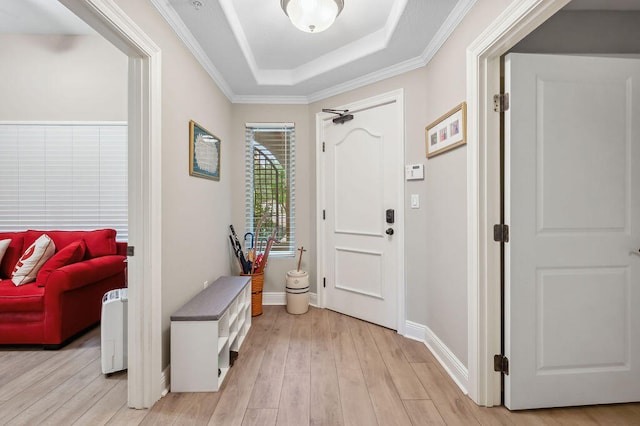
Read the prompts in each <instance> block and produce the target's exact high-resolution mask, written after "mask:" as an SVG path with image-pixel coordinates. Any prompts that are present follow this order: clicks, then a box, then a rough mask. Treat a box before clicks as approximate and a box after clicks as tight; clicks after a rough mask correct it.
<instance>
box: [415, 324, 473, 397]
mask: <svg viewBox="0 0 640 426" xmlns="http://www.w3.org/2000/svg"><path fill="white" fill-rule="evenodd" d="M424 328H425V341H424V344H425V345H427V347H428V348H429V350H430V351H431V353H432V354H433V356H434V357H435V358H436V359H437V360H438V362H439V363H440V365H442V368H444V370H445V371H446V372H447V373H449V376H451V378H452V379H453V381H454V382H456V385H458V387H459V388H460V389H461V390H462V392H463V393H464V394H465V395H466V394H467V393H468V392H467V388H468V386H469V371H468V370H467V367H465V366H464V364H463V363H462V362H461V361H460V360H459V359H458V358H457V357H456V356H455V355H454V353H453V352H452V351H451V350H450V349H449V348H448V347H447V345H445V344H444V343H443V342H442V340H440V339H439V338H438V336H436V334H435V333H434V332H433V331H431V329H429V327H427V326H425V327H424Z"/></svg>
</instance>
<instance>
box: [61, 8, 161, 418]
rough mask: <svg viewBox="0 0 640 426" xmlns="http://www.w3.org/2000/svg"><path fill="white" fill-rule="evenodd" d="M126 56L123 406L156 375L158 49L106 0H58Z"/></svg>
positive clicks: (151, 392) (145, 397)
mask: <svg viewBox="0 0 640 426" xmlns="http://www.w3.org/2000/svg"><path fill="white" fill-rule="evenodd" d="M59 1H60V2H61V3H62V4H64V5H65V6H66V7H67V8H69V9H70V10H71V11H72V12H73V13H75V14H76V15H78V16H79V17H80V18H81V19H82V20H83V21H85V22H86V23H87V24H89V25H90V26H91V27H92V28H93V29H94V30H96V31H97V32H98V33H99V34H100V35H102V36H103V37H104V38H105V39H107V40H108V41H109V42H111V43H112V44H113V45H114V46H115V47H116V48H118V49H119V50H121V51H122V52H123V53H124V54H125V55H127V56H128V57H129V88H128V123H129V134H128V137H129V144H128V145H129V148H128V154H129V160H128V162H129V165H128V180H129V197H128V199H129V245H131V246H135V247H136V255H135V257H130V258H129V262H128V277H129V282H131V283H133V284H134V285H133V286H131V287H129V293H128V294H129V303H128V312H129V314H128V318H129V323H128V342H129V344H128V376H127V379H128V380H127V381H128V405H129V407H131V408H149V407H151V406H152V405H153V403H154V402H155V401H157V400H158V399H160V397H161V394H162V392H163V390H164V388H165V387H166V386H167V383H163V382H165V381H166V380H163V378H162V371H161V369H162V366H161V362H162V361H161V356H162V329H161V325H162V306H161V298H160V293H161V290H162V269H161V264H162V226H161V225H162V221H161V213H160V212H161V208H162V203H161V195H162V192H161V181H162V170H161V168H162V163H161V148H162V138H161V129H162V127H161V118H162V117H161V92H162V90H161V89H162V80H161V52H160V48H159V47H158V46H157V45H156V44H155V43H154V42H153V41H152V40H151V38H149V37H148V36H147V35H146V34H145V33H144V32H143V31H142V30H141V29H140V27H138V25H136V23H135V22H134V21H133V20H132V19H131V18H129V16H127V15H126V14H125V13H124V11H123V10H122V9H120V7H118V6H117V4H116V3H115V1H114V0H59Z"/></svg>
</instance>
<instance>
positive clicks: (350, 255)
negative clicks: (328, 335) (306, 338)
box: [321, 99, 404, 330]
mask: <svg viewBox="0 0 640 426" xmlns="http://www.w3.org/2000/svg"><path fill="white" fill-rule="evenodd" d="M347 108H349V109H350V110H351V113H353V115H354V117H355V118H354V119H353V120H351V121H347V122H345V123H344V124H335V123H333V122H332V121H331V119H328V120H325V121H323V122H322V133H321V135H322V136H323V139H322V140H323V141H324V145H325V148H324V153H322V154H321V155H322V159H323V161H322V164H323V166H322V167H323V170H322V173H321V176H323V179H324V182H323V185H322V186H323V188H324V191H323V192H324V194H323V197H322V198H323V200H324V210H325V220H324V221H323V224H324V226H323V229H324V231H323V234H324V235H323V240H324V248H325V249H324V259H325V262H324V278H325V279H326V287H325V288H324V305H325V307H327V308H329V309H332V310H335V311H338V312H342V313H344V314H347V315H350V316H353V317H356V318H361V319H364V320H366V321H370V322H373V323H376V324H380V325H383V326H385V327H389V328H392V329H394V330H397V329H398V319H397V315H398V300H399V297H400V296H399V293H400V292H401V291H403V289H404V283H403V282H401V281H402V279H401V278H400V268H402V262H403V260H402V258H401V256H400V253H401V251H400V246H399V245H400V243H401V241H402V238H401V236H402V232H401V227H400V226H399V225H400V224H401V223H400V222H401V221H402V219H403V210H402V203H403V198H404V197H403V171H402V170H403V167H402V158H403V157H402V156H403V131H402V129H403V124H402V108H403V107H402V103H401V102H399V101H398V100H397V99H395V100H392V101H389V100H385V101H384V102H381V101H380V100H378V101H372V103H371V104H369V105H360V106H359V107H356V108H352V107H347ZM387 210H393V212H394V218H393V221H392V220H389V221H387V216H386V211H387ZM388 222H394V223H388Z"/></svg>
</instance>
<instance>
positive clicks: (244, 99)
mask: <svg viewBox="0 0 640 426" xmlns="http://www.w3.org/2000/svg"><path fill="white" fill-rule="evenodd" d="M230 99H231V102H233V103H234V104H267V105H307V104H308V103H309V98H308V97H306V96H276V95H274V96H262V95H234V96H233V97H231V98H230Z"/></svg>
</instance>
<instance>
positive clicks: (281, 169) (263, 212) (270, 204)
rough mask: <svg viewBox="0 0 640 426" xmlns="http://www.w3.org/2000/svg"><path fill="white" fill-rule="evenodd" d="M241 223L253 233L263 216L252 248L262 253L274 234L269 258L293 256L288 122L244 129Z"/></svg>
mask: <svg viewBox="0 0 640 426" xmlns="http://www.w3.org/2000/svg"><path fill="white" fill-rule="evenodd" d="M245 139H246V150H245V188H246V189H245V219H246V220H245V223H246V229H247V231H250V232H254V233H255V232H256V227H257V226H258V223H259V222H260V219H261V218H262V217H264V218H265V219H264V221H263V222H262V227H261V228H260V235H259V236H257V235H256V248H258V249H260V244H262V250H264V244H265V241H266V239H267V238H268V237H269V236H270V235H271V233H272V232H273V231H274V229H275V232H276V243H275V244H274V245H273V247H272V248H271V255H272V256H281V257H284V256H293V255H294V254H295V127H294V125H293V124H291V123H276V124H265V123H262V124H253V123H248V124H247V125H246V127H245Z"/></svg>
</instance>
